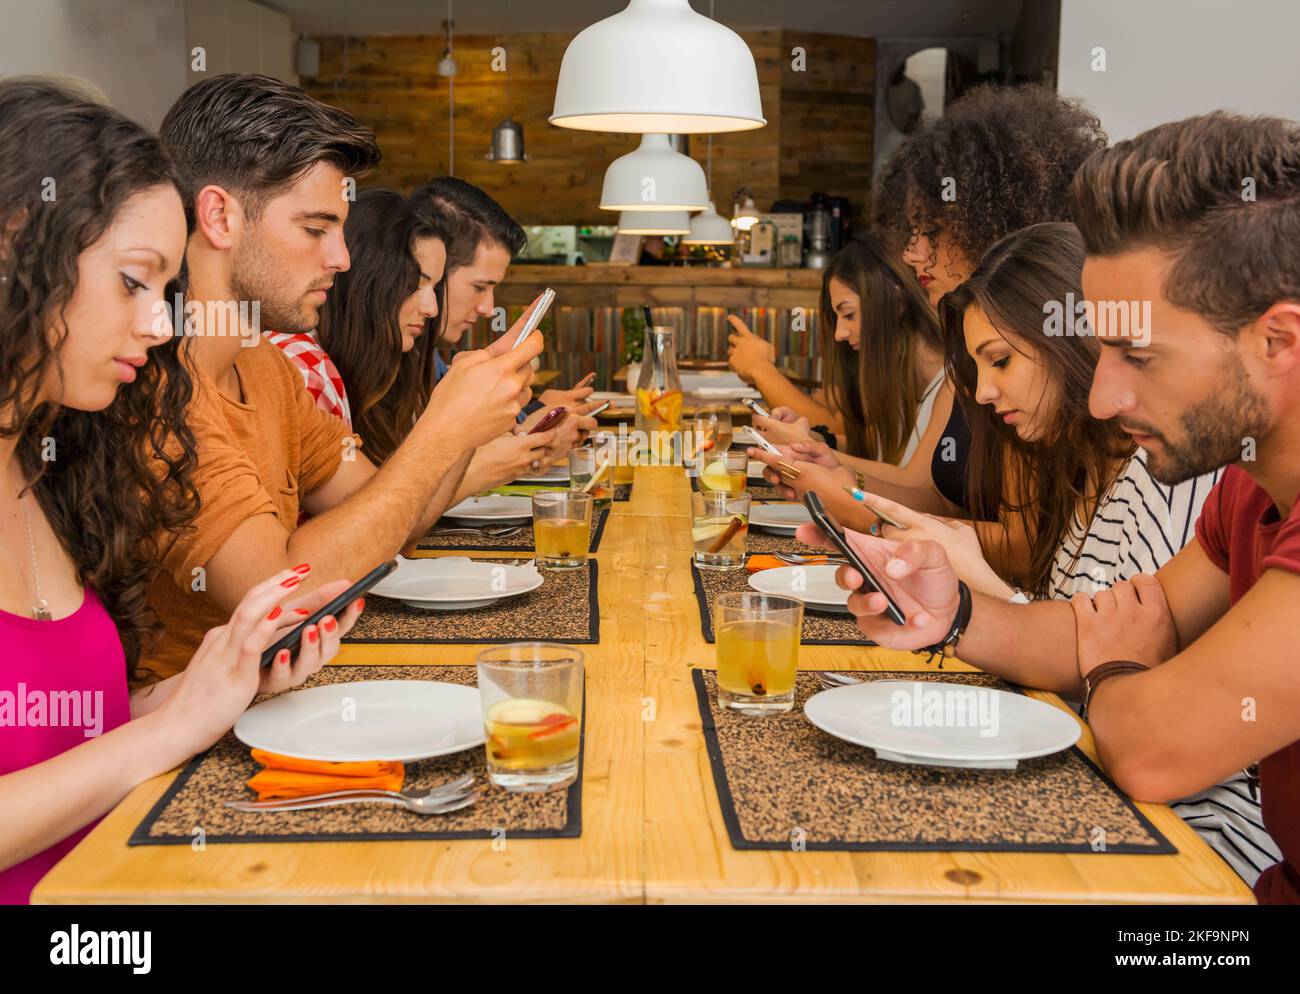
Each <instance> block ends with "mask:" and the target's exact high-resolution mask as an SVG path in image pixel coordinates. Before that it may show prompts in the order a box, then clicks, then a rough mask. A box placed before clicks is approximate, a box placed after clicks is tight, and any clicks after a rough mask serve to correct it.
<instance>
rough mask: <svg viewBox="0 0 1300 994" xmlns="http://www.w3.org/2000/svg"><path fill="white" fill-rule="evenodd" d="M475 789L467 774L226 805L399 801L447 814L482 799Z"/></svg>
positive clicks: (289, 807) (259, 807) (273, 807)
mask: <svg viewBox="0 0 1300 994" xmlns="http://www.w3.org/2000/svg"><path fill="white" fill-rule="evenodd" d="M479 796H480V795H479V792H478V791H477V790H475V789H474V777H473V775H472V774H466V775H465V776H463V777H461V778H460V779H459V780H453V781H452V782H451V783H446V784H443V785H442V786H440V787H432V788H425V789H418V790H403V791H396V790H381V789H379V788H372V789H360V790H332V791H327V792H326V793H323V794H309V795H307V796H305V797H286V798H281V799H279V800H274V801H227V802H226V807H228V808H234V809H235V810H236V811H307V810H310V809H312V808H329V807H334V806H335V805H339V804H365V803H377V804H395V805H397V806H398V807H403V808H406V810H408V811H414V812H415V813H416V814H420V815H445V814H450V813H451V812H453V811H459V810H461V808H467V807H469V806H470V805H471V804H473V803H475V802H476V801H477V800H478V799H479Z"/></svg>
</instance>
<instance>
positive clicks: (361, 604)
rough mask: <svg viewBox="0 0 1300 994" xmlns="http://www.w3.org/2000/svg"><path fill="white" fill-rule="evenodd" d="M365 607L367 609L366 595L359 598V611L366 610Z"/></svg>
mask: <svg viewBox="0 0 1300 994" xmlns="http://www.w3.org/2000/svg"><path fill="white" fill-rule="evenodd" d="M365 609H366V599H365V598H364V597H360V598H358V599H357V610H358V611H364V610H365Z"/></svg>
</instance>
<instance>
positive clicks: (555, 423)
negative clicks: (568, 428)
mask: <svg viewBox="0 0 1300 994" xmlns="http://www.w3.org/2000/svg"><path fill="white" fill-rule="evenodd" d="M568 416H569V409H568V408H567V407H552V408H551V409H550V410H549V411H547V412H546V413H545V414H544V415H542V420H541V421H538V422H537V424H535V425H533V426H532V428H530V429H529V430H528V434H530V435H536V434H537V433H538V432H542V431H550V430H551V429H552V428H558V427H560V425H561V424H563V423H564V419H565V418H567V417H568Z"/></svg>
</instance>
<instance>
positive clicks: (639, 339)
mask: <svg viewBox="0 0 1300 994" xmlns="http://www.w3.org/2000/svg"><path fill="white" fill-rule="evenodd" d="M644 348H645V317H644V316H643V315H642V314H641V308H639V307H624V308H623V364H624V365H627V364H628V363H633V362H640V361H641V353H642V350H643V349H644Z"/></svg>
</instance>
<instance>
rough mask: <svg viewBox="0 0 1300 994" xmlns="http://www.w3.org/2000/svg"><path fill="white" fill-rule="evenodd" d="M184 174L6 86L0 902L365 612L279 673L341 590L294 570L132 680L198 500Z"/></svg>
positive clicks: (1, 278)
mask: <svg viewBox="0 0 1300 994" xmlns="http://www.w3.org/2000/svg"><path fill="white" fill-rule="evenodd" d="M179 191H180V185H179V182H178V180H177V178H176V176H175V174H174V173H173V171H172V168H171V166H170V164H169V163H168V162H167V159H166V157H165V156H164V155H163V153H162V150H161V148H160V147H159V145H158V142H157V140H156V139H155V138H153V137H152V136H151V135H149V134H148V133H147V132H146V131H144V130H143V129H142V128H140V127H139V125H137V124H135V123H134V122H132V121H130V120H128V119H127V118H125V117H123V116H122V115H120V114H118V113H117V112H116V111H114V110H112V109H111V108H109V107H105V106H101V105H99V104H95V103H91V102H88V101H86V100H85V99H83V98H82V97H79V96H77V95H75V94H73V93H70V92H68V91H66V90H64V89H62V88H60V87H59V86H56V85H54V84H52V83H49V82H44V81H40V80H30V79H28V80H22V79H11V80H7V81H4V82H0V563H3V567H2V568H0V645H3V647H4V650H3V652H0V811H3V812H4V817H3V818H0V904H10V903H25V902H26V901H27V900H28V897H29V895H30V893H31V889H32V887H33V885H34V884H35V883H36V882H37V881H38V880H39V879H40V878H41V877H42V876H43V875H44V873H45V872H46V871H47V870H48V869H49V868H50V867H51V866H53V865H54V863H56V862H57V861H58V860H59V858H60V857H62V856H63V855H64V853H66V852H67V851H68V850H70V849H71V848H72V847H73V846H75V845H76V844H77V842H78V841H79V840H80V839H81V837H82V836H84V835H85V834H86V832H88V831H89V830H90V828H91V827H92V825H93V823H94V822H95V820H96V819H98V818H99V817H101V816H102V815H103V814H105V813H106V812H107V811H108V810H109V809H111V808H112V807H113V806H114V805H115V804H117V803H118V802H119V801H120V800H121V799H122V798H123V797H125V796H126V794H127V793H128V792H129V791H130V790H131V789H132V788H133V787H135V786H136V785H137V784H138V783H140V782H141V781H143V780H146V779H148V778H150V777H153V776H156V775H158V774H160V773H164V772H166V771H167V770H169V769H171V768H173V767H174V766H176V765H177V764H179V763H181V762H183V761H184V760H186V759H187V758H189V757H190V756H192V755H193V754H194V753H196V752H199V751H201V750H203V749H206V748H207V747H208V746H210V745H212V743H214V742H216V741H217V739H219V738H220V737H221V736H222V735H223V734H225V732H226V731H227V730H228V729H229V728H230V726H231V725H232V724H233V723H234V721H235V719H236V718H237V717H238V716H239V715H240V713H241V712H242V711H243V710H244V709H245V708H246V707H247V706H248V703H249V701H251V700H252V698H253V696H254V695H255V694H256V693H258V692H265V691H276V690H282V689H285V688H287V687H290V686H293V685H295V684H296V683H299V682H301V681H302V680H304V679H306V677H307V676H309V675H310V674H311V673H313V672H315V671H316V670H317V669H319V667H320V666H321V665H323V663H324V662H325V661H326V660H328V659H329V658H330V657H332V656H333V655H334V654H335V653H336V652H337V651H338V644H339V639H340V637H341V636H342V635H343V634H344V633H345V632H346V631H347V630H348V628H349V627H350V626H351V624H352V622H353V621H354V620H355V618H356V615H357V613H358V611H359V607H360V605H359V604H354V605H352V606H351V607H349V609H348V610H347V611H346V612H344V614H343V615H342V616H341V617H340V618H337V619H334V618H328V617H327V618H325V619H322V621H321V623H320V624H319V625H318V626H312V627H311V628H309V629H308V630H307V632H306V633H305V638H304V640H303V648H302V650H301V651H300V653H299V655H298V657H297V659H296V660H295V661H293V662H290V660H289V657H288V654H287V653H282V654H281V656H280V657H279V658H278V659H277V660H276V662H275V664H274V665H272V666H271V667H269V668H268V669H267V670H266V671H265V672H263V671H262V670H261V669H260V668H259V665H258V663H259V660H260V657H261V653H262V651H263V650H264V649H265V648H266V647H267V646H268V645H270V644H271V643H272V642H273V641H275V639H276V638H277V637H278V636H279V634H280V629H281V628H282V626H284V625H285V624H290V623H294V622H295V621H296V620H297V619H299V618H301V617H302V616H303V615H306V614H308V613H310V612H312V611H313V610H315V609H316V608H318V607H319V606H321V605H323V604H324V603H326V602H327V601H328V599H329V598H331V597H335V596H337V595H338V594H339V593H341V592H342V590H344V589H346V586H347V581H342V580H341V581H338V582H336V583H332V584H328V585H326V586H323V587H321V588H319V589H317V590H316V591H314V592H313V593H312V594H310V595H308V596H306V597H302V598H299V599H298V600H296V601H287V602H286V601H285V599H286V598H287V597H289V596H290V595H291V592H292V590H293V588H294V587H295V586H297V584H299V583H300V582H301V581H302V579H303V578H304V577H305V576H306V575H307V574H308V573H309V572H310V567H309V566H307V565H305V564H304V565H303V566H300V567H297V568H296V569H294V570H285V571H283V572H282V573H280V574H278V575H276V576H273V577H271V578H269V579H268V580H266V581H265V582H263V583H262V584H260V585H259V586H256V587H254V588H253V589H252V590H251V591H249V593H248V595H247V596H246V597H245V598H244V599H243V601H242V602H241V603H240V605H239V607H238V608H237V609H236V611H235V613H234V615H233V616H232V617H231V620H230V622H229V623H228V624H226V625H223V626H222V627H220V628H216V629H213V630H212V631H210V632H209V633H208V636H207V638H206V639H205V640H204V642H203V644H202V645H201V646H200V648H199V650H198V652H196V653H195V655H194V657H193V659H192V660H191V662H190V664H189V667H188V669H187V670H186V671H185V672H184V673H182V674H180V675H178V676H175V677H172V678H171V679H169V680H166V681H163V682H161V683H155V684H153V685H151V686H149V687H145V688H142V689H138V690H136V691H135V692H132V691H131V690H130V688H129V685H128V673H129V671H130V670H131V668H132V667H133V666H134V665H135V664H136V661H137V660H138V658H139V655H140V649H141V646H142V645H144V644H146V643H147V641H148V639H149V638H150V637H151V636H152V634H153V629H154V627H155V626H154V622H153V619H152V617H151V615H150V614H149V613H148V610H147V608H146V607H145V592H146V588H147V584H148V581H149V576H150V572H151V570H152V564H153V562H154V561H155V560H156V558H157V550H156V546H155V539H154V538H153V536H155V535H156V534H158V533H159V531H160V530H162V529H172V530H174V529H175V528H179V527H182V526H183V525H184V524H185V522H186V520H187V519H188V517H189V515H190V514H191V513H192V509H193V502H194V497H193V494H194V491H193V488H192V486H191V484H190V470H191V467H192V466H193V464H194V459H195V452H194V442H193V437H192V436H191V435H190V434H189V432H188V431H187V430H186V429H185V427H184V424H183V421H182V414H181V412H183V411H184V409H185V404H186V402H187V401H188V399H189V396H190V380H189V377H188V376H186V374H185V372H184V369H183V368H182V366H181V364H180V362H179V349H180V348H181V344H182V343H180V342H179V341H175V340H173V339H172V326H171V323H170V321H169V320H168V317H167V312H166V310H165V308H164V307H163V306H162V305H163V303H164V300H165V290H166V288H167V284H168V283H169V281H171V280H173V279H174V278H175V276H176V274H177V272H178V270H179V268H180V264H181V259H182V256H183V254H184V251H185V241H186V225H185V214H184V210H183V208H182V206H181V196H180V192H179ZM151 349H152V350H154V351H153V352H152V353H150V350H151ZM169 435H171V436H174V437H175V438H176V439H177V440H178V442H179V445H178V446H176V447H175V448H173V450H172V451H171V454H168V453H165V452H164V451H163V449H162V445H163V441H164V440H165V439H167V438H168V437H169ZM154 460H161V461H162V462H163V464H164V465H165V466H166V468H167V478H166V480H165V481H164V483H163V485H161V486H160V485H158V484H157V483H156V481H155V476H154V472H153V469H152V461H154Z"/></svg>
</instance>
